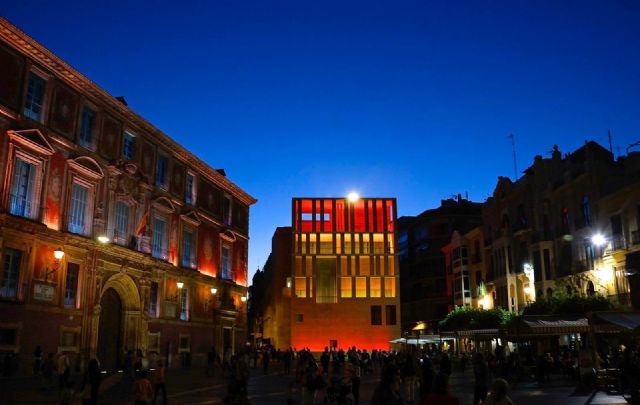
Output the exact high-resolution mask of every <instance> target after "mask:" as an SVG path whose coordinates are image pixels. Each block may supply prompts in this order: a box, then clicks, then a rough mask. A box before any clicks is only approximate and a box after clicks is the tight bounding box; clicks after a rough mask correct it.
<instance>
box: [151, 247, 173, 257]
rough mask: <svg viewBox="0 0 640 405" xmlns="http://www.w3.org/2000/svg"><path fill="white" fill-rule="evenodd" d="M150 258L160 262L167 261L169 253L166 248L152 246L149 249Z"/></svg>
mask: <svg viewBox="0 0 640 405" xmlns="http://www.w3.org/2000/svg"><path fill="white" fill-rule="evenodd" d="M151 256H153V257H155V258H156V259H160V260H169V252H168V250H167V249H166V248H162V247H160V246H153V247H152V249H151Z"/></svg>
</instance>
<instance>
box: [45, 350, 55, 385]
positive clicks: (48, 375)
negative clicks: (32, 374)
mask: <svg viewBox="0 0 640 405" xmlns="http://www.w3.org/2000/svg"><path fill="white" fill-rule="evenodd" d="M55 369H56V364H55V361H54V359H53V353H49V354H48V355H47V358H46V359H44V362H43V363H42V377H43V381H42V385H43V388H45V389H52V388H53V387H54V385H55V382H54V381H53V374H54V371H55Z"/></svg>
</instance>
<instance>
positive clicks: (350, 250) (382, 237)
mask: <svg viewBox="0 0 640 405" xmlns="http://www.w3.org/2000/svg"><path fill="white" fill-rule="evenodd" d="M394 251H395V249H394V239H393V235H392V234H382V233H374V234H369V233H357V234H354V235H353V238H352V234H350V233H345V234H342V233H339V234H335V235H334V234H331V233H320V234H314V233H312V234H306V233H303V234H297V237H296V245H295V252H296V253H297V254H303V255H305V254H311V255H313V254H320V255H323V254H356V255H358V254H366V255H368V254H393V253H394Z"/></svg>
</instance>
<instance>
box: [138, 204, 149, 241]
mask: <svg viewBox="0 0 640 405" xmlns="http://www.w3.org/2000/svg"><path fill="white" fill-rule="evenodd" d="M148 220H149V210H146V211H145V213H144V214H143V215H142V218H140V223H139V224H138V227H137V228H136V235H137V236H141V235H144V233H145V232H146V230H147V221H148Z"/></svg>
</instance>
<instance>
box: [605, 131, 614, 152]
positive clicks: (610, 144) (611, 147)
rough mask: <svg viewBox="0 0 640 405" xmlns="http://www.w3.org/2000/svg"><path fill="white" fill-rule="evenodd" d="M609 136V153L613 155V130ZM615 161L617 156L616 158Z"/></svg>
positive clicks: (608, 133)
mask: <svg viewBox="0 0 640 405" xmlns="http://www.w3.org/2000/svg"><path fill="white" fill-rule="evenodd" d="M607 136H608V137H609V152H611V154H612V155H613V142H612V141H611V130H609V132H607ZM614 159H615V156H614Z"/></svg>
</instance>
